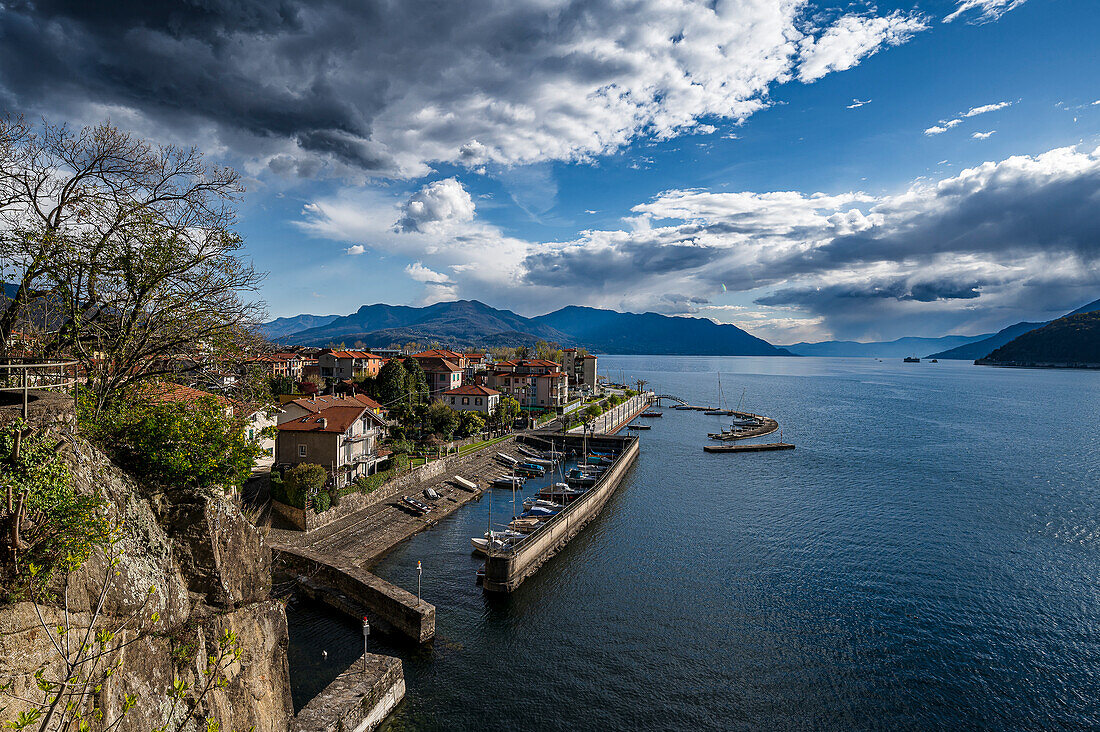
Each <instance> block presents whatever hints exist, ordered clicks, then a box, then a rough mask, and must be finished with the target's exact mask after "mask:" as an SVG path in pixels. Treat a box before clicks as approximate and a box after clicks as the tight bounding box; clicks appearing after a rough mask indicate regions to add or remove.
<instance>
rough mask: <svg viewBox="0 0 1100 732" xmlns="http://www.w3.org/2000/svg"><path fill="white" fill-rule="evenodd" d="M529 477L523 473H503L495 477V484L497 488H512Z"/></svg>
mask: <svg viewBox="0 0 1100 732" xmlns="http://www.w3.org/2000/svg"><path fill="white" fill-rule="evenodd" d="M525 482H527V479H526V478H524V477H523V476H521V475H502V476H500V477H499V478H494V479H493V485H494V486H495V487H497V488H511V487H512V486H515V485H523V484H524V483H525Z"/></svg>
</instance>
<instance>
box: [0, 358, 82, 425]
mask: <svg viewBox="0 0 1100 732" xmlns="http://www.w3.org/2000/svg"><path fill="white" fill-rule="evenodd" d="M79 365H80V362H79V361H43V362H35V360H34V359H29V358H22V357H7V358H4V359H0V392H16V393H18V392H22V393H23V419H26V418H27V414H28V411H27V404H28V402H29V397H30V392H31V390H32V389H33V390H47V391H49V390H62V391H63V390H66V389H72V390H73V392H74V397H75V391H76V386H77V384H78V383H80V379H79V378H78V374H77V369H78V367H79Z"/></svg>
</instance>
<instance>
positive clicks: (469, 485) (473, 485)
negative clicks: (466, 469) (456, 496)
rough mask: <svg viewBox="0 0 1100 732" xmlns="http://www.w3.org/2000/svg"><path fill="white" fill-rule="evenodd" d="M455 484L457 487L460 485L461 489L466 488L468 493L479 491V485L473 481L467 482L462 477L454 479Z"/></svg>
mask: <svg viewBox="0 0 1100 732" xmlns="http://www.w3.org/2000/svg"><path fill="white" fill-rule="evenodd" d="M454 482H455V484H456V485H458V487H459V488H465V489H466V490H468V491H476V490H477V483H475V482H473V481H472V480H466V479H465V478H463V477H462V476H461V475H456V476H455V477H454Z"/></svg>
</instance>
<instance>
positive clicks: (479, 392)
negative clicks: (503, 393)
mask: <svg viewBox="0 0 1100 732" xmlns="http://www.w3.org/2000/svg"><path fill="white" fill-rule="evenodd" d="M443 394H444V395H448V394H449V395H450V396H493V395H494V394H500V392H499V391H497V390H496V389H490V388H489V387H487V386H478V385H475V384H467V385H466V386H460V387H458V388H457V389H450V390H448V391H445V392H443Z"/></svg>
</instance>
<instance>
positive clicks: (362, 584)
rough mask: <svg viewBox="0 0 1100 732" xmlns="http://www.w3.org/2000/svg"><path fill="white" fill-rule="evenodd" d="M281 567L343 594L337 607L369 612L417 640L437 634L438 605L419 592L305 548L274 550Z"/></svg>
mask: <svg viewBox="0 0 1100 732" xmlns="http://www.w3.org/2000/svg"><path fill="white" fill-rule="evenodd" d="M274 553H275V559H276V562H277V563H278V565H279V567H280V569H282V570H283V571H285V572H288V573H290V574H293V575H302V576H304V577H305V578H306V579H307V580H308V582H309V584H311V585H313V586H320V587H324V588H326V589H327V590H329V591H331V592H335V593H337V594H338V595H342V596H343V597H342V598H341V599H340V601H339V602H335V603H334V602H329V598H328V597H326V596H324V595H320V596H318V597H317V599H319V600H321V601H323V602H328V603H329V604H330V605H332V606H333V607H335V608H336V609H337V610H341V611H343V612H347V613H349V614H351V612H352V611H354V612H355V614H356V615H359V614H361V613H363V612H365V613H366V615H367V617H369V618H370V619H371V621H372V623H373V622H375V621H379V620H380V621H382V623H384V624H385V625H386V626H387V627H388V628H390V629H392V630H393V631H395V632H397V633H400V634H401V635H403V636H405V637H406V638H410V639H412V640H414V641H416V642H417V643H426V642H428V641H429V640H431V639H432V638H433V637H434V636H435V605H432V604H431V603H430V602H424V601H417V599H416V595H414V594H412V593H411V592H409V591H407V590H403V589H401V588H400V587H398V586H397V585H393V584H390V583H389V582H387V581H386V580H384V579H382V578H381V577H378V576H377V575H374V574H371V573H370V572H368V571H366V570H365V569H361V568H359V567H355V566H340V567H336V566H333V565H331V564H329V563H327V562H329V561H331V560H329V559H328V558H327V557H315V556H312V555H311V554H310V553H309V552H308V551H306V550H304V549H290V548H285V547H284V548H279V549H275V550H274Z"/></svg>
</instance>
